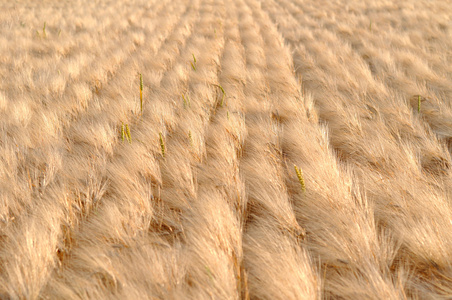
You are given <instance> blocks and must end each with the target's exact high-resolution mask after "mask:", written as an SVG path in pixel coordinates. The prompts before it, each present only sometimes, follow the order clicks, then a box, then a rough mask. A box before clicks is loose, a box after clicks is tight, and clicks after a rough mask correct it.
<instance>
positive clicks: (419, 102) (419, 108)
mask: <svg viewBox="0 0 452 300" xmlns="http://www.w3.org/2000/svg"><path fill="white" fill-rule="evenodd" d="M417 112H418V113H421V95H418V96H417Z"/></svg>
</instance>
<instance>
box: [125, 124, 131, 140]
mask: <svg viewBox="0 0 452 300" xmlns="http://www.w3.org/2000/svg"><path fill="white" fill-rule="evenodd" d="M126 132H127V140H128V141H129V143H130V144H132V136H131V135H130V128H129V124H126Z"/></svg>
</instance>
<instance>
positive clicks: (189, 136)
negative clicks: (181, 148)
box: [188, 130, 195, 147]
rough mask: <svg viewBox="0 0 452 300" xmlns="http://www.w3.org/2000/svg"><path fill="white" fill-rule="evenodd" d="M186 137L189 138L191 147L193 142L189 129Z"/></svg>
mask: <svg viewBox="0 0 452 300" xmlns="http://www.w3.org/2000/svg"><path fill="white" fill-rule="evenodd" d="M188 138H189V139H190V145H191V146H192V147H193V145H194V144H195V143H194V142H193V136H192V135H191V130H189V131H188Z"/></svg>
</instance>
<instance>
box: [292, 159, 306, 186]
mask: <svg viewBox="0 0 452 300" xmlns="http://www.w3.org/2000/svg"><path fill="white" fill-rule="evenodd" d="M293 166H294V168H295V173H297V177H298V181H299V182H300V185H301V190H302V191H303V192H305V191H306V186H305V184H304V179H303V171H302V170H301V169H299V168H298V167H297V166H296V165H293Z"/></svg>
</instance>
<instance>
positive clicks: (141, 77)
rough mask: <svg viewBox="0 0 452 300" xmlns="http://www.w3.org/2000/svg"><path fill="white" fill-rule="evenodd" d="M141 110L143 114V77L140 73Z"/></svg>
mask: <svg viewBox="0 0 452 300" xmlns="http://www.w3.org/2000/svg"><path fill="white" fill-rule="evenodd" d="M140 110H141V112H143V76H142V75H141V73H140Z"/></svg>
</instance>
